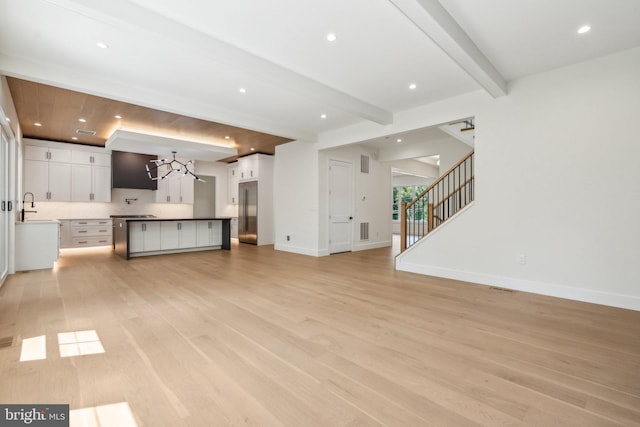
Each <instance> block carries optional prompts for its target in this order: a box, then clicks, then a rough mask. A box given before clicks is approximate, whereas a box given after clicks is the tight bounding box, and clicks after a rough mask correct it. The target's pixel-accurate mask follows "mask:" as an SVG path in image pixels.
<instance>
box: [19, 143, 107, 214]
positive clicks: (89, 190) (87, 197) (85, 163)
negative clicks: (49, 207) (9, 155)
mask: <svg viewBox="0 0 640 427" xmlns="http://www.w3.org/2000/svg"><path fill="white" fill-rule="evenodd" d="M24 143H25V145H24V159H25V161H24V181H23V182H24V184H23V189H24V191H25V192H27V191H30V192H32V193H34V195H35V198H36V200H41V201H42V200H44V201H52V202H68V201H74V202H75V201H80V202H91V201H96V202H110V201H111V154H110V153H108V152H104V149H102V148H97V147H84V148H82V149H77V148H74V147H77V145H75V144H65V143H59V142H53V141H40V140H32V139H27V138H25V139H24Z"/></svg>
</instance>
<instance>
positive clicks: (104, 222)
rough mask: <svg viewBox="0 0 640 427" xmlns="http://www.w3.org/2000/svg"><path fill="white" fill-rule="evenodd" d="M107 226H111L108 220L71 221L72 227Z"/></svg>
mask: <svg viewBox="0 0 640 427" xmlns="http://www.w3.org/2000/svg"><path fill="white" fill-rule="evenodd" d="M107 225H108V226H109V227H111V226H112V225H113V223H112V221H111V220H110V219H73V220H71V226H72V227H78V226H80V227H93V226H96V227H100V226H107Z"/></svg>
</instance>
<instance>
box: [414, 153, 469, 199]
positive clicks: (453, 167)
mask: <svg viewBox="0 0 640 427" xmlns="http://www.w3.org/2000/svg"><path fill="white" fill-rule="evenodd" d="M474 152H475V150H471V151H470V152H469V154H467V155H466V156H464V157H463V158H462V160H460V161H459V162H458V163H456V164H455V165H453V166H451V167H450V168H449V170H448V171H446V172H445V173H444V174H442V175H440V178H438V179H436V180H435V181H434V182H433V183H432V184H431V185H430V186H428V187H427V189H426V190H424V191H423V192H422V193H420V194H418V195H417V196H416V198H415V199H413V200H412V201H411V202H410V203H409V204H408V205H407V209H408V208H410V207H411V206H413V205H414V204H415V203H416V202H417V201H418V200H419V199H421V198H422V197H423V196H424V195H425V194H427V193H428V192H429V191H431V189H432V188H433V187H435V186H436V185H438V184H439V183H440V182H442V181H444V179H445V177H446V176H447V175H449V174H450V173H451V172H453V170H454V169H455V168H457V167H458V166H460V165H461V164H463V163H464V162H466V161H467V159H468V158H469V157H471V156H473V153H474Z"/></svg>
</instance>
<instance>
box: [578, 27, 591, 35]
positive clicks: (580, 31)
mask: <svg viewBox="0 0 640 427" xmlns="http://www.w3.org/2000/svg"><path fill="white" fill-rule="evenodd" d="M589 31H591V26H589V25H583V26H582V27H580V28H578V34H584V33H588V32H589Z"/></svg>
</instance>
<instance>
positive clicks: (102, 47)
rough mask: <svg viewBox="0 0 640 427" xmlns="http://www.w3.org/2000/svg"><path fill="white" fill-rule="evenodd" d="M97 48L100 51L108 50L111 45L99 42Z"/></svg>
mask: <svg viewBox="0 0 640 427" xmlns="http://www.w3.org/2000/svg"><path fill="white" fill-rule="evenodd" d="M96 46H98V47H99V48H100V49H106V48H108V47H109V45H108V44H106V43H105V42H97V43H96Z"/></svg>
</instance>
